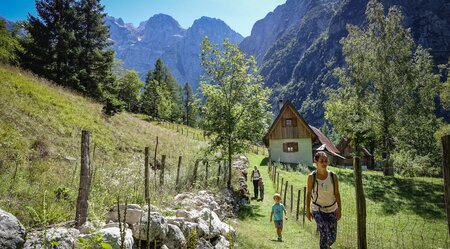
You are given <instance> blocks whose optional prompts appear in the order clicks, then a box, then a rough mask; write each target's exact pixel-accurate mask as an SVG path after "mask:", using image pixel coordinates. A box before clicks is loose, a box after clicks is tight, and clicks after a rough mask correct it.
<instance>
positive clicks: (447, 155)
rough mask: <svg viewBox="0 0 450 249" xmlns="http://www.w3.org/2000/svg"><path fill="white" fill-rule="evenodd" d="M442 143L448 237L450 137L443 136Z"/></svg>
mask: <svg viewBox="0 0 450 249" xmlns="http://www.w3.org/2000/svg"><path fill="white" fill-rule="evenodd" d="M441 141H442V174H443V176H444V200H445V208H446V210H447V226H448V233H449V235H450V135H446V136H443V137H442V138H441Z"/></svg>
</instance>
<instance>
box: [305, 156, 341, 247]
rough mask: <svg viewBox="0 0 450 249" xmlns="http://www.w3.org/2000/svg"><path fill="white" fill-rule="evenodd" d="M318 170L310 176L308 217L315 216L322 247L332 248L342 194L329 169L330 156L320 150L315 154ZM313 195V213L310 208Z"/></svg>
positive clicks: (336, 179)
mask: <svg viewBox="0 0 450 249" xmlns="http://www.w3.org/2000/svg"><path fill="white" fill-rule="evenodd" d="M314 162H315V163H316V167H317V170H314V171H313V172H312V173H311V174H309V176H308V192H307V194H306V217H307V218H308V220H309V221H311V218H313V219H314V220H315V221H316V223H317V227H318V229H319V233H320V249H326V248H331V245H333V243H334V242H335V241H336V233H337V221H338V220H340V219H341V212H342V211H341V195H340V194H339V182H338V178H337V176H336V174H335V173H334V172H332V171H329V170H328V169H327V167H328V156H327V154H326V153H325V152H323V151H319V152H317V153H316V155H315V156H314ZM311 197H312V214H311V209H310V204H311Z"/></svg>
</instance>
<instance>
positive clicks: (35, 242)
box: [25, 227, 80, 249]
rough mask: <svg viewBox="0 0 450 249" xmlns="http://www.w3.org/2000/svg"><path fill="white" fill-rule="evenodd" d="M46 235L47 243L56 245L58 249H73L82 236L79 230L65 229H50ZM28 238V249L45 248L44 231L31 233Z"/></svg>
mask: <svg viewBox="0 0 450 249" xmlns="http://www.w3.org/2000/svg"><path fill="white" fill-rule="evenodd" d="M45 233H46V236H45V238H46V241H47V243H48V244H52V243H54V244H55V245H56V248H57V249H65V248H73V247H74V246H75V241H76V239H77V238H78V236H79V235H80V232H79V231H78V230H77V229H75V228H64V227H56V228H50V229H48V230H47V231H46V232H45ZM27 237H28V239H27V241H26V243H25V248H26V249H41V248H42V247H43V245H42V244H43V241H42V240H43V237H44V231H36V232H31V233H30V234H28V236H27Z"/></svg>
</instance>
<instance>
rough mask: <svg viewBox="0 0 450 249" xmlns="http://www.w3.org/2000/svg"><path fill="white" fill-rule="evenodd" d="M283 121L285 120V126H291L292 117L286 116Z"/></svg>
mask: <svg viewBox="0 0 450 249" xmlns="http://www.w3.org/2000/svg"><path fill="white" fill-rule="evenodd" d="M285 122H286V126H292V119H290V118H287V119H286V121H285Z"/></svg>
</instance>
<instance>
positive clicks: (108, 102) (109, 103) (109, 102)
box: [103, 96, 124, 116]
mask: <svg viewBox="0 0 450 249" xmlns="http://www.w3.org/2000/svg"><path fill="white" fill-rule="evenodd" d="M123 109H124V103H123V102H122V101H121V100H119V99H117V98H115V97H113V96H108V97H106V99H105V106H104V107H103V113H105V114H106V115H108V116H114V115H115V114H117V113H119V112H122V111H123Z"/></svg>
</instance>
